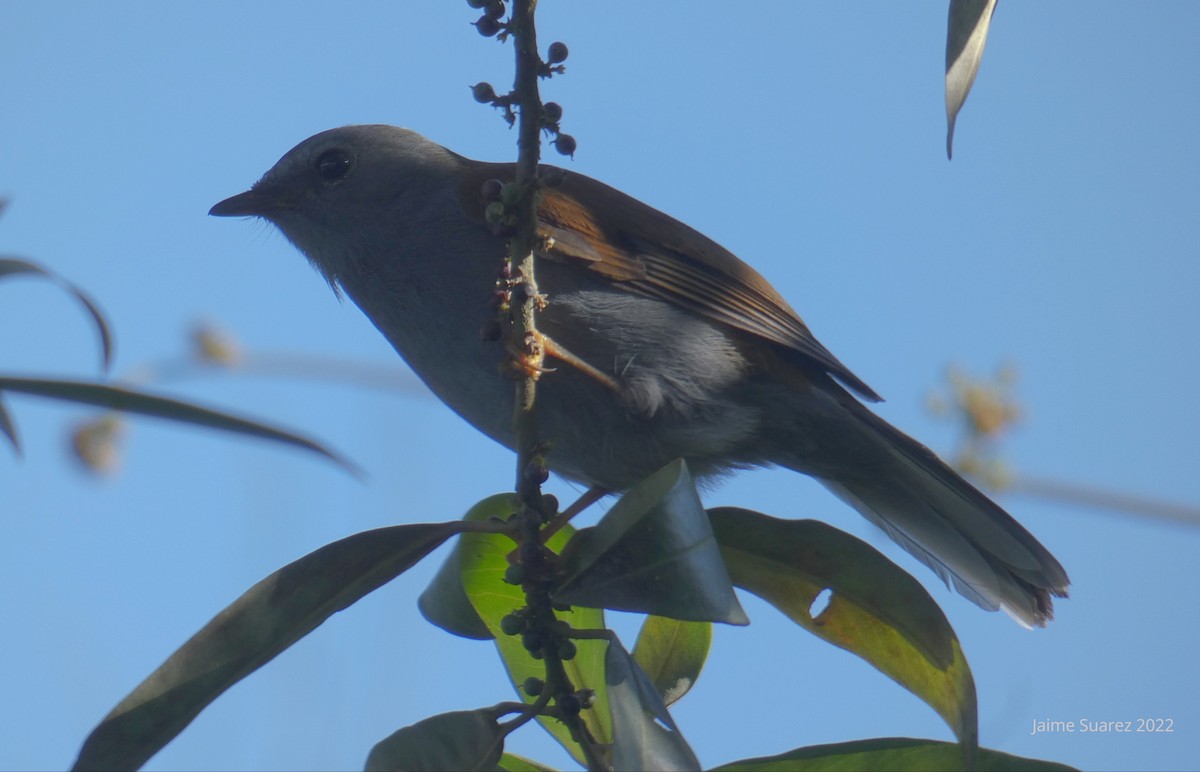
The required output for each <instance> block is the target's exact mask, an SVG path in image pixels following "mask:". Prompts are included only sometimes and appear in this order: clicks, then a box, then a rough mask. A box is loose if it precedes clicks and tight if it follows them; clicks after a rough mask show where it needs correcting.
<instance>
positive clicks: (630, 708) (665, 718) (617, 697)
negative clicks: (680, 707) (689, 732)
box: [604, 636, 700, 770]
mask: <svg viewBox="0 0 1200 772" xmlns="http://www.w3.org/2000/svg"><path fill="white" fill-rule="evenodd" d="M604 663H605V673H606V681H607V683H608V699H609V705H610V706H611V707H612V722H613V747H612V764H613V769H614V770H643V769H654V770H671V769H696V770H698V769H700V762H699V761H698V760H697V759H696V755H695V754H694V753H693V752H692V749H691V748H690V747H689V746H688V744H687V740H685V739H683V735H682V734H680V732H679V727H678V726H676V725H675V720H674V719H673V718H671V714H670V713H669V712H667V706H666V705H664V704H663V701H662V698H661V697H660V696H659V693H658V688H657V687H656V686H655V685H654V682H653V681H651V680H650V676H648V675H646V673H645V672H643V670H642V669H641V668H640V667H638V664H637V662H635V661H634V659H633V657H631V656H629V652H627V651H625V648H624V647H623V646H621V642H620V641H618V640H617V639H616V637H615V636H614V637H613V639H612V640H611V641H609V643H608V652H607V654H606V656H605V660H604Z"/></svg>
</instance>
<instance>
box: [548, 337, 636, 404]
mask: <svg viewBox="0 0 1200 772" xmlns="http://www.w3.org/2000/svg"><path fill="white" fill-rule="evenodd" d="M539 334H540V333H539ZM541 337H542V346H543V350H544V351H545V354H546V356H551V357H554V358H555V359H557V360H558V361H560V362H562V363H563V364H566V365H570V366H571V367H574V368H575V369H576V370H578V371H579V372H581V373H583V374H584V375H587V376H589V377H591V378H594V379H595V380H597V381H599V382H600V383H602V384H604V385H605V386H607V387H608V388H610V389H612V390H613V391H614V392H616V393H618V394H620V393H621V385H620V384H619V383H617V381H616V379H615V378H613V377H612V376H611V375H606V374H605V373H603V372H601V371H599V370H597V369H596V368H594V367H592V366H591V365H589V364H588V363H587V362H585V361H583V360H582V359H580V358H579V357H577V356H575V355H574V354H572V353H571V352H570V351H568V350H567V349H565V348H563V347H562V346H561V345H559V344H558V343H556V342H555V341H554V339H553V338H550V337H547V336H546V335H542V336H541Z"/></svg>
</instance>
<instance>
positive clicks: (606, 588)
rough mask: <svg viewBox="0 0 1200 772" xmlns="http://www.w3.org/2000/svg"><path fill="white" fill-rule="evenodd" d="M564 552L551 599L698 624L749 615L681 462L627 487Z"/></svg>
mask: <svg viewBox="0 0 1200 772" xmlns="http://www.w3.org/2000/svg"><path fill="white" fill-rule="evenodd" d="M583 533H584V532H581V534H583ZM564 558H565V562H566V573H567V576H566V578H565V579H564V580H563V583H562V586H561V587H560V588H559V589H558V590H557V591H556V592H555V595H554V597H555V598H556V599H558V600H561V601H564V602H566V603H571V604H575V603H578V604H581V605H584V606H596V607H601V608H610V609H615V610H619V611H639V612H643V613H647V614H657V615H659V616H666V617H671V618H673V619H686V620H690V621H695V622H710V621H711V622H727V623H729V624H735V625H744V624H748V623H749V621H750V620H749V619H747V618H746V612H744V611H743V610H742V607H741V605H740V604H739V603H738V600H737V595H736V594H735V593H734V591H733V586H732V585H731V584H730V582H729V574H728V573H727V572H726V570H725V564H724V562H722V560H721V551H720V549H718V547H717V543H716V541H715V540H714V539H713V533H712V526H711V525H710V524H709V521H708V516H707V515H706V514H705V512H704V505H703V504H701V503H700V496H699V494H697V493H696V486H695V484H694V483H693V482H692V476H691V474H690V473H689V472H688V469H687V464H685V463H684V462H683V461H682V460H677V461H673V462H671V463H670V464H668V465H667V466H665V467H663V468H662V469H660V470H659V471H657V472H655V473H654V474H652V475H650V476H649V477H647V478H646V479H645V480H642V481H641V482H640V483H638V484H637V485H636V486H634V487H633V488H631V489H630V490H629V491H628V492H627V493H626V494H625V495H624V496H622V497H621V500H620V501H618V502H617V503H616V504H615V505H614V506H613V508H612V509H610V510H609V511H608V514H606V515H605V516H604V517H603V518H602V519H601V520H600V522H599V524H597V525H596V526H595V527H594V528H591V529H587V531H586V535H581V537H580V540H579V543H578V544H573V545H571V546H569V547H568V549H567V554H566V555H565V556H564Z"/></svg>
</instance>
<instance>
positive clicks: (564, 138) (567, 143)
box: [554, 134, 575, 158]
mask: <svg viewBox="0 0 1200 772" xmlns="http://www.w3.org/2000/svg"><path fill="white" fill-rule="evenodd" d="M554 149H555V150H557V151H558V152H559V153H561V154H562V155H569V156H571V157H572V158H574V157H575V138H574V137H572V136H571V135H570V134H559V135H558V137H556V138H555V140H554Z"/></svg>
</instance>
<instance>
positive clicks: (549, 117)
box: [542, 102, 562, 123]
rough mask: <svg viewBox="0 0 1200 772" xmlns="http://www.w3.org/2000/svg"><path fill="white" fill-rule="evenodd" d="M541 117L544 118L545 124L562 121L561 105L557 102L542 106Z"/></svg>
mask: <svg viewBox="0 0 1200 772" xmlns="http://www.w3.org/2000/svg"><path fill="white" fill-rule="evenodd" d="M542 115H544V116H546V121H547V122H549V123H558V122H559V121H561V120H562V105H560V104H559V103H558V102H547V103H546V104H544V105H542Z"/></svg>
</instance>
